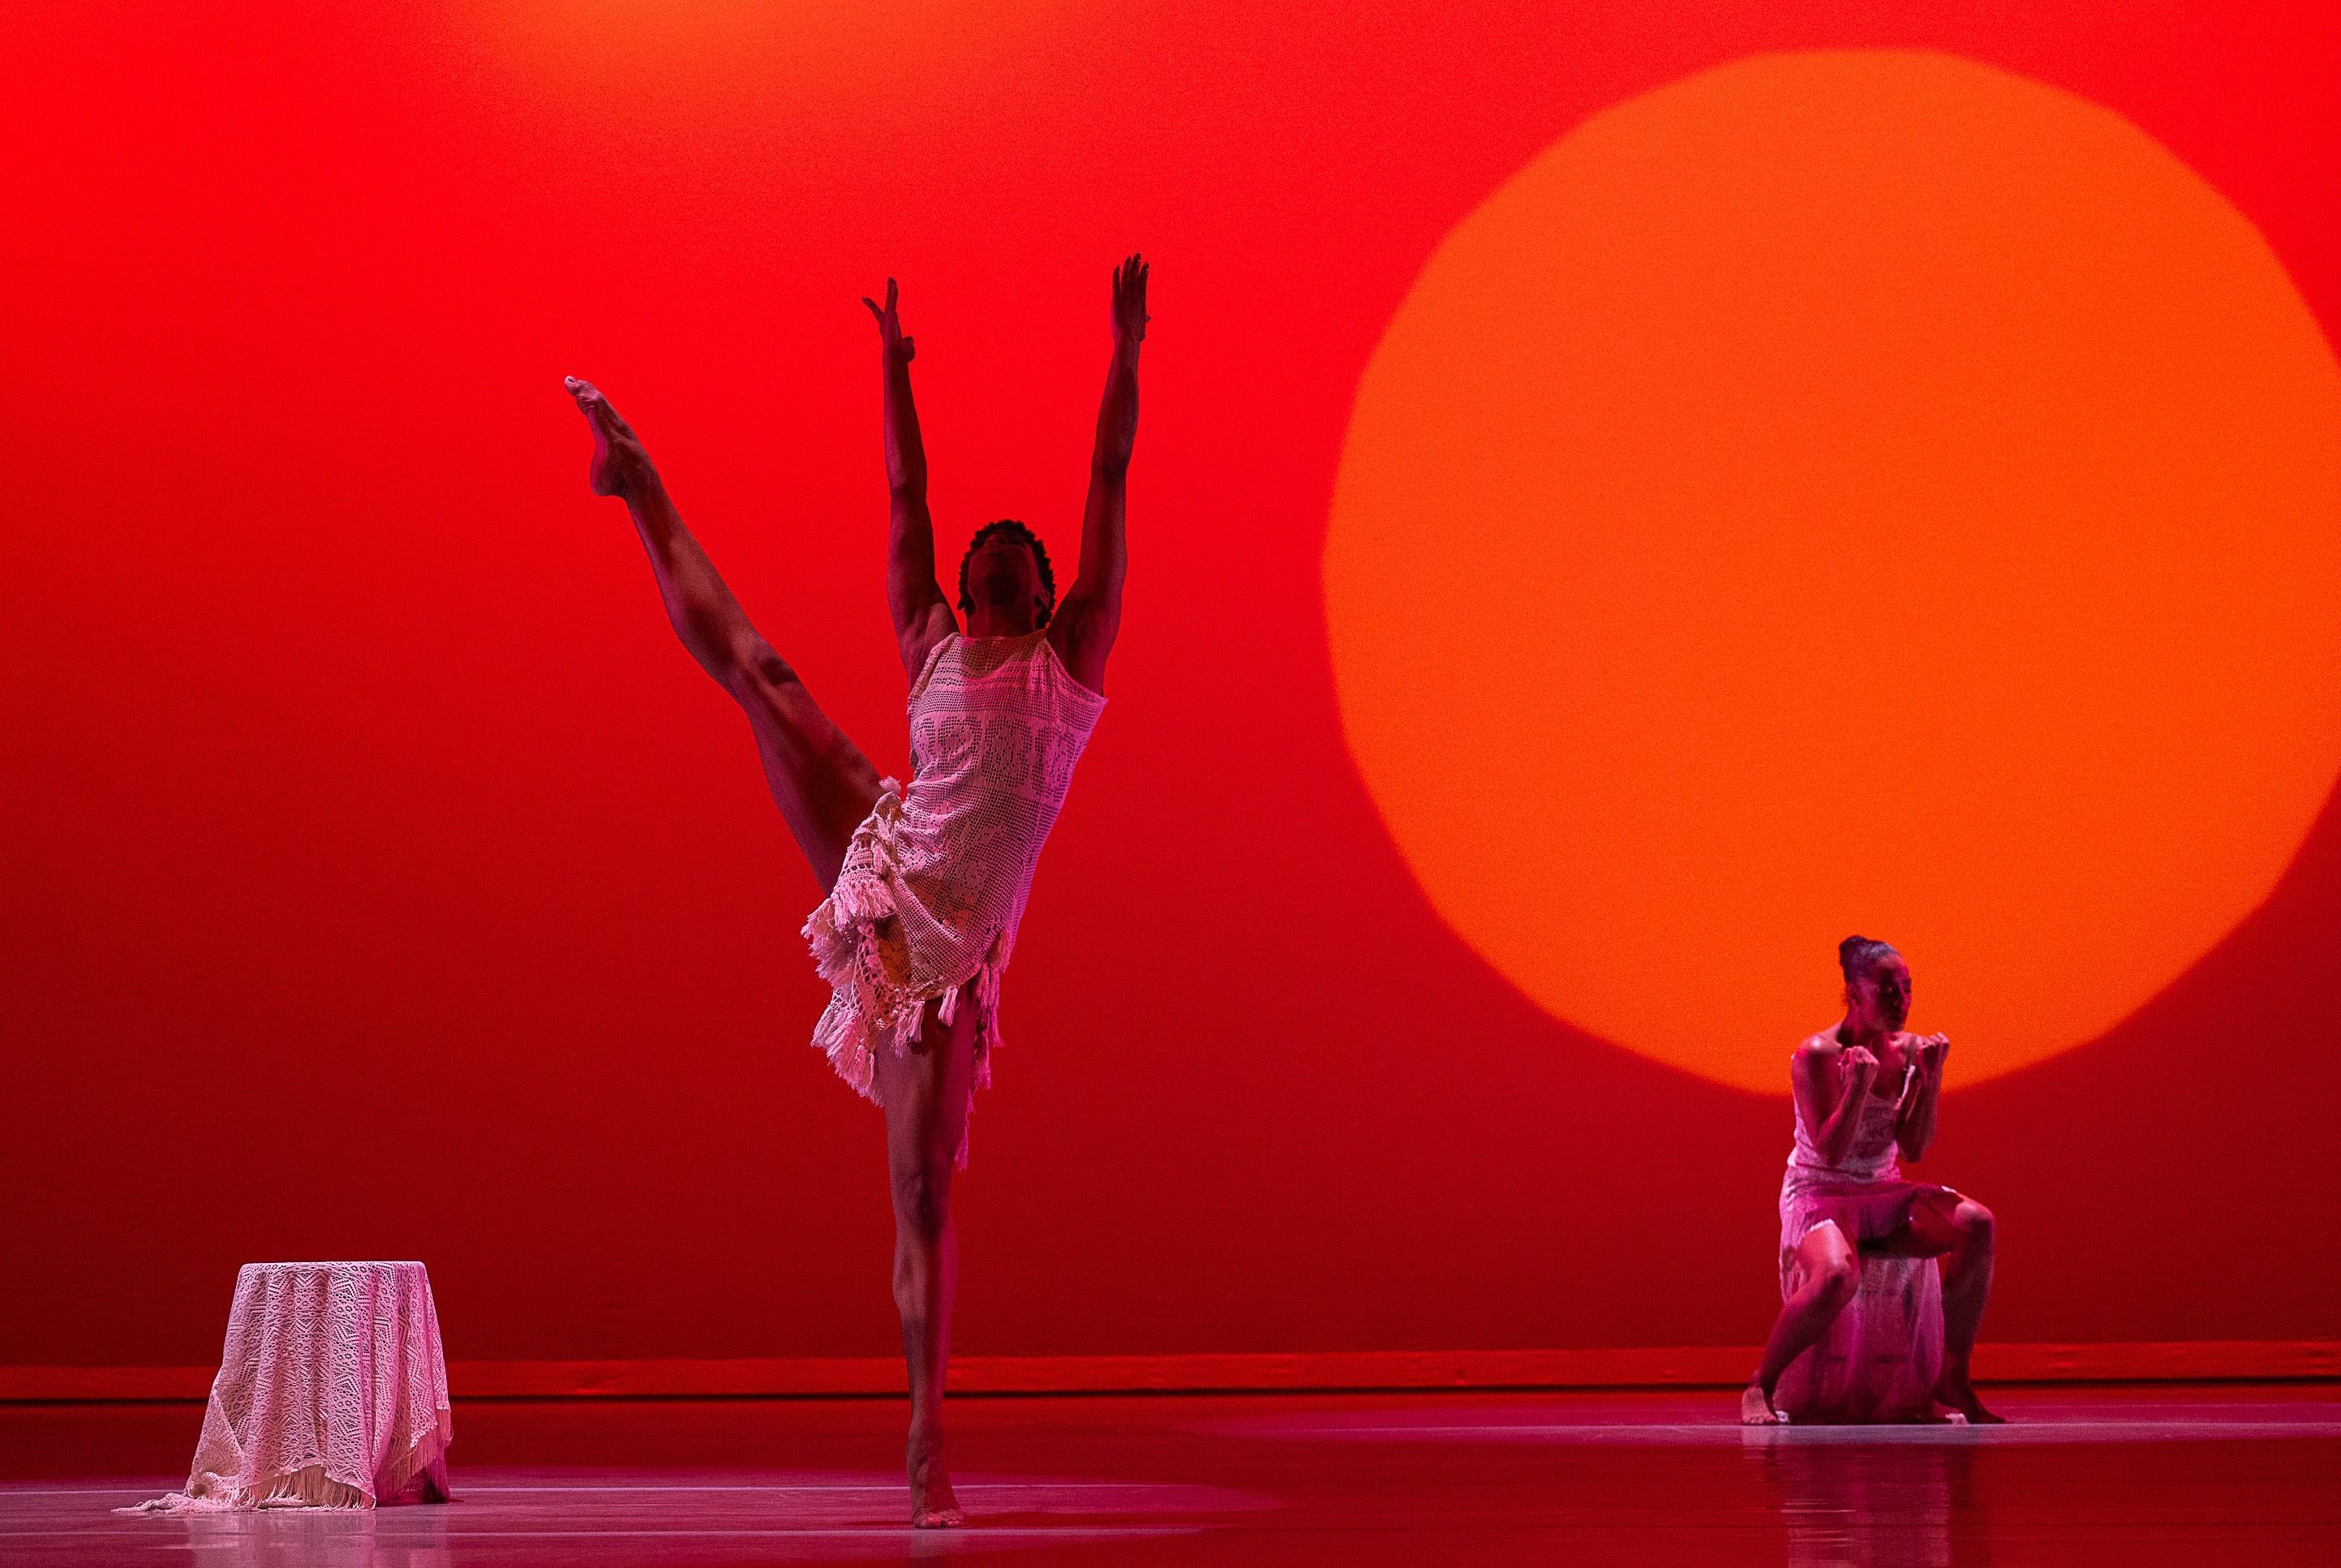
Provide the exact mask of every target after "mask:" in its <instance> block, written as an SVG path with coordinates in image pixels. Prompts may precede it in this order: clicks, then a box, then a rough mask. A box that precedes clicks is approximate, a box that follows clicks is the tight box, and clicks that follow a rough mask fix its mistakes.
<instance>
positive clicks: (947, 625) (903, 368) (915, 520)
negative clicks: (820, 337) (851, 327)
mask: <svg viewBox="0 0 2341 1568" xmlns="http://www.w3.org/2000/svg"><path fill="white" fill-rule="evenodd" d="M899 297H900V295H899V291H898V290H897V289H896V288H895V286H894V280H893V279H892V278H891V277H890V278H888V279H887V280H886V304H885V306H884V307H883V308H881V307H880V306H879V305H878V302H877V301H875V300H873V299H872V298H870V296H869V295H863V296H862V304H863V305H868V306H869V307H870V314H871V315H873V316H875V317H876V318H877V320H878V355H879V359H880V362H881V367H882V371H883V374H884V375H885V386H886V494H887V497H888V506H889V516H890V522H889V524H888V527H889V534H888V539H887V545H886V607H887V608H888V609H889V610H891V611H892V613H893V616H894V642H895V645H896V647H897V648H898V649H899V650H900V651H901V653H902V668H903V670H904V671H906V672H907V673H908V674H909V675H910V677H911V679H912V680H914V681H915V680H917V679H918V678H919V672H920V671H921V670H923V669H925V668H926V665H927V655H928V654H931V652H933V651H934V645H935V644H937V643H939V642H941V640H942V639H943V638H945V637H947V636H949V635H951V634H952V633H953V632H956V631H958V630H959V617H958V616H957V615H955V614H952V613H951V601H950V600H949V599H947V598H945V597H944V596H943V591H942V585H941V584H940V583H938V582H936V581H935V520H934V517H933V515H932V514H931V513H929V512H928V510H927V448H926V444H925V443H923V442H921V440H920V439H919V409H918V404H915V403H913V402H912V401H911V358H912V356H913V355H916V354H917V353H918V345H916V344H914V343H912V342H911V339H909V338H907V337H905V336H903V335H902V316H901V315H900V314H899V313H898V312H897V311H896V309H895V302H896V300H897V299H898V298H899Z"/></svg>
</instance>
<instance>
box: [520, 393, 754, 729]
mask: <svg viewBox="0 0 2341 1568" xmlns="http://www.w3.org/2000/svg"><path fill="white" fill-rule="evenodd" d="M563 385H566V386H567V387H568V388H569V394H570V395H571V396H572V397H573V398H575V399H576V400H577V406H578V408H579V409H581V410H582V411H583V413H584V415H585V421H586V423H587V424H590V425H592V426H593V466H592V467H591V468H590V469H589V470H588V471H587V478H588V479H589V480H590V481H591V482H592V484H593V493H594V494H597V495H615V496H619V497H621V498H622V499H623V500H624V502H625V503H626V509H627V510H628V511H629V512H631V513H632V514H633V519H634V530H635V532H636V533H638V534H641V535H642V539H643V549H644V550H645V551H647V552H648V553H649V554H650V558H651V570H652V572H653V573H654V574H656V575H657V577H658V586H659V597H660V598H661V599H662V600H663V601H664V602H665V604H666V616H667V620H668V621H669V622H670V623H671V624H672V625H673V627H674V634H675V635H676V636H677V637H679V638H681V639H682V645H683V647H684V648H685V649H686V650H687V651H688V652H689V653H690V654H691V656H692V658H693V659H695V660H697V661H698V662H699V667H700V668H701V669H702V670H705V671H706V672H707V673H708V674H710V675H712V676H713V677H714V678H715V681H716V684H719V685H721V686H722V688H723V689H724V690H725V691H727V692H730V693H731V694H732V695H733V696H735V697H738V696H742V683H743V682H745V681H749V680H752V679H754V678H756V677H759V676H761V675H762V674H767V673H768V666H770V665H776V664H778V660H777V658H776V657H775V656H774V654H773V653H772V647H771V645H770V644H767V643H766V642H765V641H764V639H763V637H762V634H760V633H758V632H757V630H756V628H755V627H754V626H752V625H751V624H749V621H748V613H747V612H746V611H745V610H742V608H741V607H740V601H739V600H737V599H735V598H733V597H732V590H731V589H730V588H728V587H725V586H724V584H723V579H722V576H721V575H719V574H717V572H716V570H715V564H714V563H713V562H712V561H710V560H709V559H708V558H707V553H706V552H705V551H704V550H702V549H701V548H700V547H699V541H698V540H696V539H694V538H692V536H691V530H690V529H688V528H686V527H684V526H683V525H682V514H681V513H679V512H677V511H676V510H675V509H674V503H673V502H672V501H671V500H669V499H668V498H667V493H666V486H665V484H662V482H661V481H660V479H659V475H658V470H657V469H656V468H653V467H652V466H651V460H650V455H649V454H647V453H645V452H644V451H643V444H642V439H641V438H640V437H639V436H637V435H636V434H634V432H633V426H632V425H630V424H627V423H626V422H625V421H624V420H623V419H621V418H620V417H619V416H618V411H617V410H616V409H614V408H613V407H611V406H610V400H609V399H608V398H606V397H603V395H602V394H601V393H600V391H599V390H597V389H596V388H595V387H594V385H593V383H591V382H587V381H581V380H579V379H578V378H577V377H575V376H570V377H569V378H568V379H567V381H566V382H564V383H563Z"/></svg>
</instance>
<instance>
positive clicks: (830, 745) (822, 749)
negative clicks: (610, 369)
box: [567, 376, 879, 893]
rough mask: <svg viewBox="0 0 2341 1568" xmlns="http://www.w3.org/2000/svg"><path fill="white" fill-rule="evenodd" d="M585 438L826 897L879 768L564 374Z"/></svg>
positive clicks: (611, 425)
mask: <svg viewBox="0 0 2341 1568" xmlns="http://www.w3.org/2000/svg"><path fill="white" fill-rule="evenodd" d="M567 385H568V387H569V394H570V395H571V396H572V397H573V398H575V399H576V400H577V407H578V410H579V412H581V413H583V414H584V415H585V422H586V425H587V427H588V428H589V429H590V430H591V431H592V432H593V461H592V463H591V464H589V466H588V468H587V475H586V476H587V480H588V482H589V483H590V484H592V485H593V490H594V492H595V493H596V494H602V495H615V496H619V497H621V498H622V499H623V500H624V502H625V503H626V510H627V511H628V512H629V513H630V514H632V515H633V520H634V531H635V532H636V533H637V534H640V535H641V536H642V541H643V551H644V553H645V554H648V555H649V556H650V562H651V570H652V573H653V574H655V575H656V576H657V578H658V587H659V598H660V599H661V600H662V602H663V603H664V604H665V605H666V614H667V621H668V623H669V624H671V625H672V626H673V628H674V634H675V636H676V637H677V638H679V639H680V640H681V641H682V645H683V648H684V650H685V651H686V652H688V653H689V654H691V656H692V659H694V660H696V661H697V662H698V664H699V667H700V668H702V669H703V670H705V671H706V672H707V674H708V675H709V676H710V677H711V678H712V680H713V681H714V682H715V684H718V685H720V686H722V688H723V689H724V691H725V692H727V693H729V694H731V697H732V701H734V702H736V703H738V704H740V706H741V708H742V711H744V712H745V713H746V714H747V715H748V725H749V728H750V729H751V730H752V731H753V732H754V733H755V736H756V754H757V755H758V756H759V757H760V758H761V759H762V762H763V764H764V780H765V782H766V783H767V784H769V785H770V786H771V788H772V799H773V801H774V802H775V803H776V804H779V806H780V808H781V817H782V820H783V821H785V822H786V823H787V824H789V832H790V833H791V834H792V835H793V836H794V837H795V839H796V841H797V845H798V847H799V848H801V849H802V850H803V851H804V856H805V860H806V862H807V863H808V864H811V865H812V873H813V875H814V876H815V877H817V878H819V879H820V882H821V886H822V892H823V893H826V892H828V891H829V890H830V888H831V887H832V886H834V885H835V884H836V882H837V870H838V866H839V864H841V863H842V861H843V860H844V858H845V847H846V845H847V844H849V843H850V842H851V841H852V837H853V830H854V829H855V828H856V827H858V826H860V825H861V823H862V818H863V817H865V816H867V815H869V814H870V808H871V806H872V805H873V804H876V802H877V799H878V784H879V780H878V770H877V769H876V768H874V767H872V765H871V764H870V759H869V758H868V757H866V756H863V755H862V751H861V749H860V748H859V747H857V746H856V745H854V744H853V743H852V741H850V740H848V739H846V737H845V734H844V733H843V732H842V731H841V730H840V729H838V727H837V726H836V725H835V724H832V723H831V722H830V720H829V715H828V714H824V713H822V711H821V707H820V705H819V704H816V703H815V702H814V701H813V700H812V694H811V693H809V692H807V691H806V690H805V688H804V683H803V682H802V681H801V680H799V679H798V678H797V673H796V671H795V670H794V669H793V668H792V667H791V665H790V664H789V663H788V661H787V660H785V659H783V658H782V657H781V656H780V654H776V653H774V652H773V651H772V644H770V643H768V642H766V641H765V640H764V638H763V635H762V634H761V633H759V632H758V631H757V630H756V628H755V627H754V626H753V625H752V624H749V620H748V616H747V614H746V612H744V611H742V609H741V608H740V602H739V601H738V600H737V599H735V598H733V597H732V591H731V589H729V588H728V587H726V586H725V585H724V583H723V579H722V575H721V574H718V573H717V572H716V570H715V564H714V563H713V562H712V561H710V560H709V559H708V558H707V553H706V552H705V551H704V550H702V549H701V548H700V546H699V541H698V540H697V539H695V538H693V537H692V534H691V530H690V529H688V528H686V527H684V526H683V523H682V514H680V513H679V512H677V511H676V510H675V506H674V503H673V501H672V499H670V498H669V496H668V495H667V493H666V485H665V484H664V483H662V481H661V480H660V478H659V474H658V470H657V469H656V468H655V467H653V466H652V464H651V460H650V457H649V454H647V453H645V452H644V451H643V444H642V440H641V438H640V437H639V436H637V435H636V434H634V432H633V426H632V425H629V424H627V423H626V422H625V420H623V418H621V417H620V416H619V414H618V411H617V410H616V409H614V408H613V407H611V406H610V400H609V399H608V398H606V397H603V395H602V394H601V392H600V390H599V389H598V388H596V387H595V386H594V385H593V384H592V383H590V382H585V381H581V380H579V379H578V378H577V377H575V376H571V377H570V378H569V381H568V384H567Z"/></svg>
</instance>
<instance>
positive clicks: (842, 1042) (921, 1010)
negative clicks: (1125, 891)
mask: <svg viewBox="0 0 2341 1568" xmlns="http://www.w3.org/2000/svg"><path fill="white" fill-rule="evenodd" d="M901 827H902V784H901V782H900V781H899V780H896V779H892V778H888V779H884V780H882V781H881V784H880V789H879V795H878V801H877V804H875V805H872V807H871V808H870V814H869V815H868V816H867V817H864V818H863V819H862V825H861V826H859V827H857V828H855V829H854V830H853V838H852V842H851V843H850V844H847V846H846V851H845V861H844V864H843V866H842V868H841V869H840V870H839V872H838V876H837V884H836V885H835V886H834V887H832V889H831V890H830V894H829V896H828V897H827V898H825V899H823V900H822V903H821V904H820V906H819V907H817V908H816V909H814V911H813V912H812V914H811V915H810V916H809V917H808V918H807V919H806V921H805V923H804V930H803V933H802V934H803V936H804V939H805V941H806V943H807V944H809V945H810V946H811V947H812V963H813V969H814V971H815V972H816V973H817V974H820V976H821V977H822V980H823V981H825V982H826V983H827V984H828V985H829V988H830V998H829V1006H828V1007H827V1008H826V1009H825V1010H824V1011H823V1012H822V1015H821V1022H820V1023H819V1024H816V1025H814V1027H813V1033H812V1043H813V1045H814V1046H815V1047H816V1048H817V1049H819V1050H820V1051H821V1052H822V1054H825V1055H826V1056H828V1058H829V1064H830V1067H831V1068H832V1070H833V1071H834V1072H835V1073H836V1074H837V1075H838V1076H839V1077H841V1078H842V1079H844V1080H845V1082H846V1083H847V1084H849V1085H850V1086H851V1087H852V1090H853V1092H854V1093H855V1094H859V1095H861V1096H862V1098H863V1099H865V1100H867V1101H869V1102H870V1103H871V1104H878V1088H877V1082H876V1068H875V1053H877V1052H879V1051H882V1050H884V1051H892V1052H893V1053H894V1054H897V1055H901V1054H905V1053H907V1052H908V1051H909V1050H910V1049H911V1044H912V1043H913V1042H915V1041H916V1040H917V1039H918V1037H919V1029H920V1026H921V1019H922V1017H923V1015H924V1014H925V1012H926V1006H927V1004H928V1003H930V1002H932V1001H934V1000H935V999H936V998H938V997H940V998H941V1000H942V1005H941V1008H940V1009H939V1010H938V1016H939V1017H940V1018H941V1020H942V1022H943V1023H944V1024H951V1023H953V1022H955V1021H956V1020H957V1018H958V1016H959V1006H960V998H961V994H963V993H964V991H965V989H966V987H967V984H968V982H969V981H971V980H972V981H973V982H974V983H975V1003H976V1009H977V1012H976V1032H975V1066H974V1072H973V1074H972V1076H971V1079H970V1082H969V1085H968V1097H969V1104H968V1110H969V1114H970V1116H972V1114H973V1112H974V1092H975V1091H976V1090H978V1089H985V1088H989V1087H991V1048H992V1047H993V1046H994V1045H996V1044H999V1043H1000V975H1001V970H1003V969H1005V968H1006V967H1007V963H1008V958H1007V953H1006V949H1005V945H1004V943H1003V941H1002V939H1001V938H999V937H995V938H993V940H992V944H991V950H990V951H989V952H988V953H987V954H985V956H984V959H983V961H982V962H981V964H978V965H977V966H976V967H975V968H974V969H973V970H971V971H970V972H969V973H968V974H961V975H959V976H957V977H955V978H954V979H952V980H951V981H949V982H948V983H946V984H934V985H930V986H926V987H914V986H912V985H911V984H910V983H909V978H908V977H909V975H910V973H911V957H910V951H909V948H908V947H907V945H906V944H905V942H904V938H903V935H902V924H901V923H900V921H898V920H897V919H896V918H895V917H896V914H897V913H898V909H899V905H898V904H897V903H896V900H895V895H894V878H895V877H896V876H897V875H899V874H900V873H899V868H900V866H901V864H902V857H901V850H900V847H899V845H898V844H897V843H896V838H895V835H896V834H897V833H898V832H900V830H901ZM955 1164H957V1165H958V1166H959V1168H960V1169H961V1170H964V1169H966V1167H967V1137H966V1134H965V1132H964V1131H962V1132H961V1137H960V1146H959V1152H958V1155H957V1158H956V1161H955Z"/></svg>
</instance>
